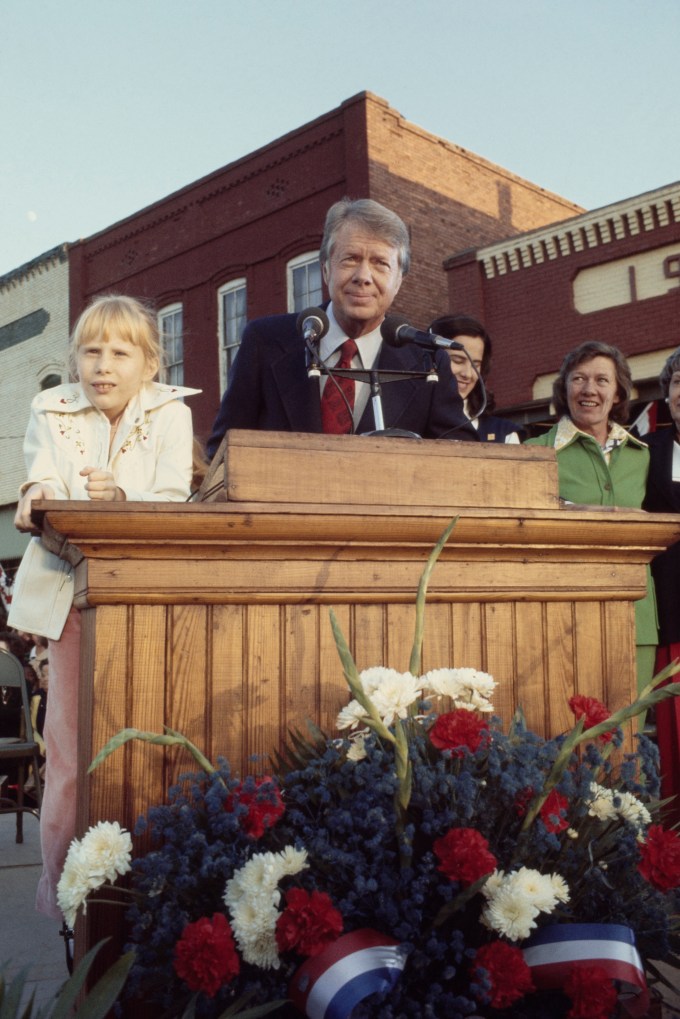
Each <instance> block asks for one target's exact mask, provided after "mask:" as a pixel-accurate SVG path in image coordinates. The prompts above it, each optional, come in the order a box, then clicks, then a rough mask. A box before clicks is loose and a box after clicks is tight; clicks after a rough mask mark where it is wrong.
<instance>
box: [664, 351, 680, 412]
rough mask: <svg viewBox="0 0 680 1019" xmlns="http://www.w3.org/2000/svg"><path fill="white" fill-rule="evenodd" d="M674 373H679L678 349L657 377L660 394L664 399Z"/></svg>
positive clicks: (679, 357)
mask: <svg viewBox="0 0 680 1019" xmlns="http://www.w3.org/2000/svg"><path fill="white" fill-rule="evenodd" d="M675 372H680V347H678V349H677V350H674V351H673V353H672V354H671V356H670V357H669V358H668V359H667V361H666V363H665V365H664V366H663V368H662V369H661V374H660V375H659V385H660V386H661V392H662V394H663V397H664V399H665V398H666V397H667V396H668V392H669V390H670V388H671V379H672V378H673V375H674V374H675Z"/></svg>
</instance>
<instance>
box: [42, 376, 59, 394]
mask: <svg viewBox="0 0 680 1019" xmlns="http://www.w3.org/2000/svg"><path fill="white" fill-rule="evenodd" d="M60 385H61V375H57V374H56V373H55V372H50V373H49V375H44V376H43V377H42V378H41V380H40V389H41V391H43V390H45V389H54V387H55V386H60Z"/></svg>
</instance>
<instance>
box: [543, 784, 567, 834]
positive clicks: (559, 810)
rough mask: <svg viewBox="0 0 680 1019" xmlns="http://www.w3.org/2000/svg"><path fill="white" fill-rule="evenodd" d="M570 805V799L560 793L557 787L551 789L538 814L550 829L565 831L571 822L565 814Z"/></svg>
mask: <svg viewBox="0 0 680 1019" xmlns="http://www.w3.org/2000/svg"><path fill="white" fill-rule="evenodd" d="M568 806H569V800H568V799H567V798H566V796H563V795H562V793H558V791H557V789H551V790H550V792H549V793H548V796H547V798H546V800H545V803H544V804H543V806H542V807H541V809H540V810H539V812H538V816H539V817H540V818H541V820H542V821H543V824H544V825H545V826H546V828H547V829H548V831H564V829H565V828H568V827H569V822H568V821H567V818H566V816H565V815H566V813H567V807H568Z"/></svg>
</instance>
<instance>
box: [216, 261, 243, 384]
mask: <svg viewBox="0 0 680 1019" xmlns="http://www.w3.org/2000/svg"><path fill="white" fill-rule="evenodd" d="M217 300H218V316H217V317H218V328H219V345H220V383H221V388H222V390H225V389H226V388H227V383H228V382H229V372H230V371H231V369H232V367H233V364H234V361H235V360H236V355H237V354H238V348H239V345H240V343H241V334H242V333H243V328H244V326H245V324H246V311H247V308H246V281H245V279H244V278H241V279H237V280H231V281H230V282H229V283H225V284H224V286H223V287H220V289H219V290H218V291H217Z"/></svg>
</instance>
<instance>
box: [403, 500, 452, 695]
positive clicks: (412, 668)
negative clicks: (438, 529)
mask: <svg viewBox="0 0 680 1019" xmlns="http://www.w3.org/2000/svg"><path fill="white" fill-rule="evenodd" d="M457 523H458V517H454V518H453V520H452V521H451V523H450V524H449V525H448V527H447V528H446V529H445V530H444V532H443V534H442V536H441V537H440V539H439V541H438V542H437V544H436V545H435V546H434V548H433V549H432V551H431V552H430V554H429V556H428V559H427V562H426V564H425V569H424V570H423V572H422V574H421V576H420V583H419V584H418V594H417V596H416V625H415V633H414V636H413V648H412V650H411V661H410V663H409V672H411V673H412V675H414V676H419V675H420V673H421V670H422V658H423V634H424V632H425V598H426V596H427V585H428V584H429V582H430V576H431V574H432V570H433V569H434V565H435V563H436V562H437V559H439V556H440V555H441V551H442V549H443V548H444V545H445V544H446V542H447V541H448V540H449V537H450V535H451V532H452V531H453V529H454V527H455V526H456V524H457Z"/></svg>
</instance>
